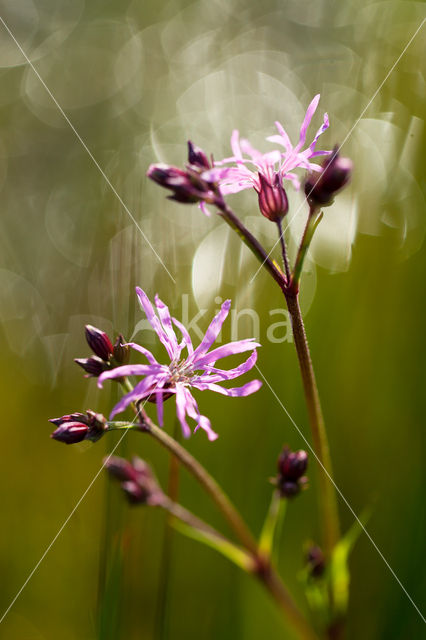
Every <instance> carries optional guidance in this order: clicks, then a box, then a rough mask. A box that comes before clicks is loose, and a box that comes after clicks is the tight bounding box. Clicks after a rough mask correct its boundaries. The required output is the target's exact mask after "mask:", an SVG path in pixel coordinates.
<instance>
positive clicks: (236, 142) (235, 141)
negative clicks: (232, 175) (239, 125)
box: [231, 129, 243, 162]
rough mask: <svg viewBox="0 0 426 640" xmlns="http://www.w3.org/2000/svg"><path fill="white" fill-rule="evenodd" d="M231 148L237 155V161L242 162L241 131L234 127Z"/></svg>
mask: <svg viewBox="0 0 426 640" xmlns="http://www.w3.org/2000/svg"><path fill="white" fill-rule="evenodd" d="M231 149H232V152H233V154H234V156H235V162H241V161H242V159H243V154H242V153H241V149H240V132H239V131H238V129H234V131H233V132H232V135H231Z"/></svg>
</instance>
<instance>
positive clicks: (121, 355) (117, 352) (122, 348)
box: [113, 333, 130, 364]
mask: <svg viewBox="0 0 426 640" xmlns="http://www.w3.org/2000/svg"><path fill="white" fill-rule="evenodd" d="M113 356H114V360H115V361H116V362H117V363H118V364H127V363H128V362H129V359H130V347H129V345H127V344H126V341H125V339H124V338H123V336H122V335H121V333H120V334H119V335H118V337H117V340H116V341H115V344H114V347H113Z"/></svg>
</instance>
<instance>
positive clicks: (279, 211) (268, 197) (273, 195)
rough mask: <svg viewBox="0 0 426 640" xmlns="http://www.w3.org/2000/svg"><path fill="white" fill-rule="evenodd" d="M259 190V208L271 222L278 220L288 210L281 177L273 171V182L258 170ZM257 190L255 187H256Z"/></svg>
mask: <svg viewBox="0 0 426 640" xmlns="http://www.w3.org/2000/svg"><path fill="white" fill-rule="evenodd" d="M259 181H260V190H259V191H258V200H259V209H260V212H261V214H262V215H264V216H265V218H268V220H271V222H278V221H279V220H281V219H282V218H283V217H284V216H285V215H286V213H287V212H288V200H287V194H286V192H285V189H284V187H283V184H282V179H281V177H280V175H279V174H278V173H275V175H274V179H273V184H271V183H270V182H269V180H268V179H267V178H265V176H264V175H263V174H262V173H260V172H259ZM256 190H257V189H256Z"/></svg>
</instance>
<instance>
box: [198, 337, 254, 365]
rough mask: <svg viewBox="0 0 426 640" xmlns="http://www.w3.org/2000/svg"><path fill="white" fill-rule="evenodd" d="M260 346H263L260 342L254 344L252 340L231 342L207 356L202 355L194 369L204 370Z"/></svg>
mask: <svg viewBox="0 0 426 640" xmlns="http://www.w3.org/2000/svg"><path fill="white" fill-rule="evenodd" d="M260 346H261V345H260V344H259V343H258V342H253V339H252V338H250V339H248V340H238V341H237V342H229V343H228V344H224V345H222V346H221V347H217V349H213V351H210V353H207V354H206V355H201V357H200V358H198V359H197V360H195V361H194V368H202V367H204V366H205V365H207V364H212V363H214V362H216V360H220V359H221V358H225V357H226V356H231V355H234V354H236V353H243V352H244V351H249V350H251V349H255V348H256V347H260Z"/></svg>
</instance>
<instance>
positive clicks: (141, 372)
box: [98, 364, 165, 387]
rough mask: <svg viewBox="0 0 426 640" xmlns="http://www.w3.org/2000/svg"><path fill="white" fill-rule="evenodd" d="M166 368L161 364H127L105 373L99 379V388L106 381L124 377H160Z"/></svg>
mask: <svg viewBox="0 0 426 640" xmlns="http://www.w3.org/2000/svg"><path fill="white" fill-rule="evenodd" d="M164 369H165V367H164V366H163V365H161V364H157V365H154V364H125V365H123V366H122V367H115V369H111V371H104V372H103V373H101V375H100V376H99V378H98V387H102V386H103V383H104V381H105V380H113V379H114V378H122V377H123V376H148V375H158V373H160V372H162V371H164Z"/></svg>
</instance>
